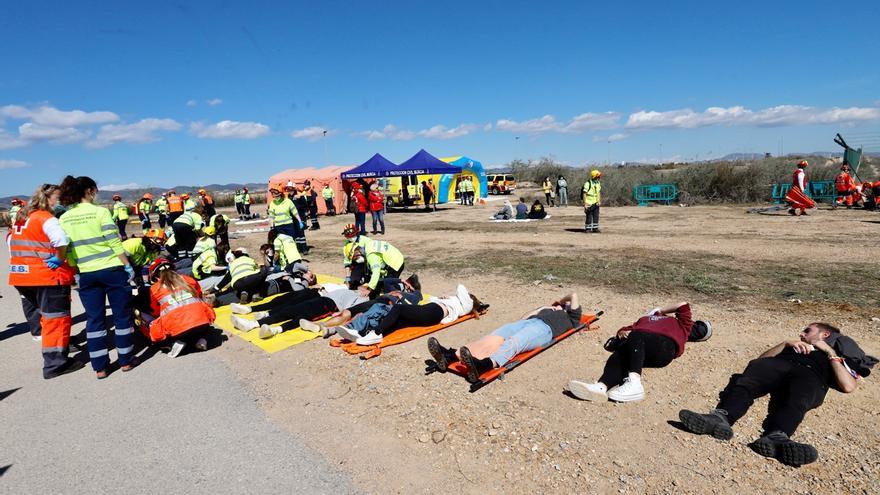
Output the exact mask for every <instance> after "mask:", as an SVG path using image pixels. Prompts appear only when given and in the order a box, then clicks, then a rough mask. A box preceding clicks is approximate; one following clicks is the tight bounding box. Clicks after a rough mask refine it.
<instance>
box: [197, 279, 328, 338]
mask: <svg viewBox="0 0 880 495" xmlns="http://www.w3.org/2000/svg"><path fill="white" fill-rule="evenodd" d="M317 277H318V283H319V284H329V283H333V284H338V283H342V280H341V279H339V278H337V277H330V276H326V275H318V276H317ZM280 295H281V294H275V295H273V296H270V297H267V298H266V299H263V300H262V301H260V302H261V303H262V302H267V301H271V300H272V299H273V298H275V297H278V296H280ZM252 304H259V303H252ZM249 306H250V305H249ZM214 314H215V315H216V317H217V319H216V320H214V326H215V327H216V328H219V329H221V330H223V331H224V332H227V333H230V334H232V335H235V336H236V337H239V338H241V339H242V340H244V341H246V342H250V343H251V344H253V345H255V346H257V347H259V348H260V349H262V350H264V351H266V352H268V353H274V352H278V351H283V350H284V349H287V348H288V347H293V346H295V345H298V344H302V343H303V342H308V341H310V340H312V339H316V338H318V337H319V336H320V335H321V334H319V333H316V332H307V331H305V330H303V329H301V328H294V329H293V330H287V331H286V332H281V333H280V334H278V335H275V336H274V337H272V338H270V339H261V338H260V335H259V333H260V330H259V328H255V329H253V330H250V331H248V332H242V331H241V330H239V329H237V328H235V327H234V326H233V325H232V308H230V307H229V306H221V307H219V308H214ZM241 316H244V317H245V318H248V317H249V316H248V315H241ZM328 316H329V315H328Z"/></svg>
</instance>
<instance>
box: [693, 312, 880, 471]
mask: <svg viewBox="0 0 880 495" xmlns="http://www.w3.org/2000/svg"><path fill="white" fill-rule="evenodd" d="M876 363H877V359H876V358H874V357H872V356H866V355H865V353H864V352H863V351H862V350H861V349H860V348H859V346H858V344H856V343H855V341H853V340H852V339H851V338H849V337H846V336H845V335H842V334H841V333H840V330H838V329H837V328H835V327H833V326H831V325H829V324H827V323H811V324H810V325H809V326H807V328H805V329H803V330H802V331H801V334H800V338H799V339H794V340H787V341H783V342H780V343H779V344H777V345H775V346H773V347H771V348H770V349H768V350H767V351H766V352H764V353H763V354H761V355H760V356H758V358H757V359H754V360H752V361H751V362H749V364H748V366H746V369H745V371H743V372H742V373H738V374H735V375H733V376H731V377H730V382H729V383H728V384H727V387H726V388H725V389H724V390H723V391H722V392H721V393H720V394H719V398H720V401H719V402H718V405H717V406H715V409H713V410H712V411H710V412H709V413H708V414H699V413H696V412H693V411H689V410H687V409H683V410H681V411H680V412H679V413H678V416H679V418H680V419H681V422H682V423H683V424H684V427H685V428H686V429H687V430H688V431H690V432H692V433H697V434H700V435H711V436H713V437H715V438H717V439H719V440H730V439H731V438H733V428H732V427H733V425H734V424H735V423H736V422H737V420H739V419H740V418H741V417H743V416H744V415H745V414H746V412H747V411H748V410H749V407H751V405H752V404H753V403H754V402H755V399H757V398H759V397H763V396H765V395H767V394H770V404H769V406H768V408H767V409H768V414H767V417H766V419H764V424H763V428H764V434H763V435H762V436H761V437H760V438H758V439H757V440H755V441H754V442H752V443H751V444H749V447H751V448H752V450H754V451H755V452H757V453H758V454H760V455H763V456H765V457H773V458H776V459H778V460H779V461H780V462H782V463H783V464H787V465H789V466H801V465H803V464H809V463H811V462H814V461H815V460H816V459H818V457H819V453H818V452H817V451H816V448H815V447H813V446H812V445H809V444H806V443H799V442H795V441H794V440H792V439H791V438H790V437H791V436H792V435H793V434H794V432H795V430H797V427H798V425H800V423H801V421H803V419H804V416H805V415H806V414H807V412H808V411H810V410H811V409H815V408H817V407H819V406H820V405H822V402H823V401H824V400H825V395H826V394H827V393H828V388H829V387H833V388H835V389H836V390H838V391H840V392H843V393H850V392H852V391H853V390H855V389H856V386H857V385H858V383H859V380H860V377H861V376H867V375H869V374H870V372H871V368H872V367H873V366H874V365H875V364H876Z"/></svg>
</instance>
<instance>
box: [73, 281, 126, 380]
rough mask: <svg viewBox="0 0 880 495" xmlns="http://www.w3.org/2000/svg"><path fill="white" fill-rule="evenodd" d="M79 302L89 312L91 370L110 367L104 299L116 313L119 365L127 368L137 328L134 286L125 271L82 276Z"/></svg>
mask: <svg viewBox="0 0 880 495" xmlns="http://www.w3.org/2000/svg"><path fill="white" fill-rule="evenodd" d="M79 298H80V300H81V301H82V305H83V308H85V310H86V341H87V344H88V349H89V360H90V361H91V362H92V368H93V369H94V370H95V371H101V370H105V369H107V367H108V366H110V356H109V352H108V351H107V327H106V326H105V325H104V316H105V312H104V301H105V299H106V300H107V301H109V302H110V309H111V310H112V311H113V322H114V326H115V327H116V330H115V334H116V352H117V353H118V354H119V364H120V366H124V365H126V364H128V363H129V362H130V361H131V358H132V357H133V356H134V328H133V325H132V323H131V286H129V285H128V274H126V273H125V269H123V268H122V267H121V266H119V267H114V268H106V269H104V270H98V271H94V272H87V273H81V274H80V275H79Z"/></svg>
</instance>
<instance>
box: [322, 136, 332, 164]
mask: <svg viewBox="0 0 880 495" xmlns="http://www.w3.org/2000/svg"><path fill="white" fill-rule="evenodd" d="M321 140H322V141H324V166H327V165H330V162H329V161H327V129H324V134H323V135H322V137H321Z"/></svg>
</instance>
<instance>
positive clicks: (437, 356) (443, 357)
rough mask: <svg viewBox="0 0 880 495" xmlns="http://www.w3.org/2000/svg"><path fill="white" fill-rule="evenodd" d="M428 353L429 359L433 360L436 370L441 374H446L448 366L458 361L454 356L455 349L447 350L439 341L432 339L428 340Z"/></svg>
mask: <svg viewBox="0 0 880 495" xmlns="http://www.w3.org/2000/svg"><path fill="white" fill-rule="evenodd" d="M428 352H430V353H431V357H432V358H434V362H435V363H437V369H438V370H440V371H441V372H444V373H445V372H446V370H447V368H449V365H450V364H452V363H455V362H457V361H458V356H456V355H455V349H447V348H445V347H443V346H442V345H440V341H439V340H437V339H436V338H434V337H431V338H429V339H428Z"/></svg>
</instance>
